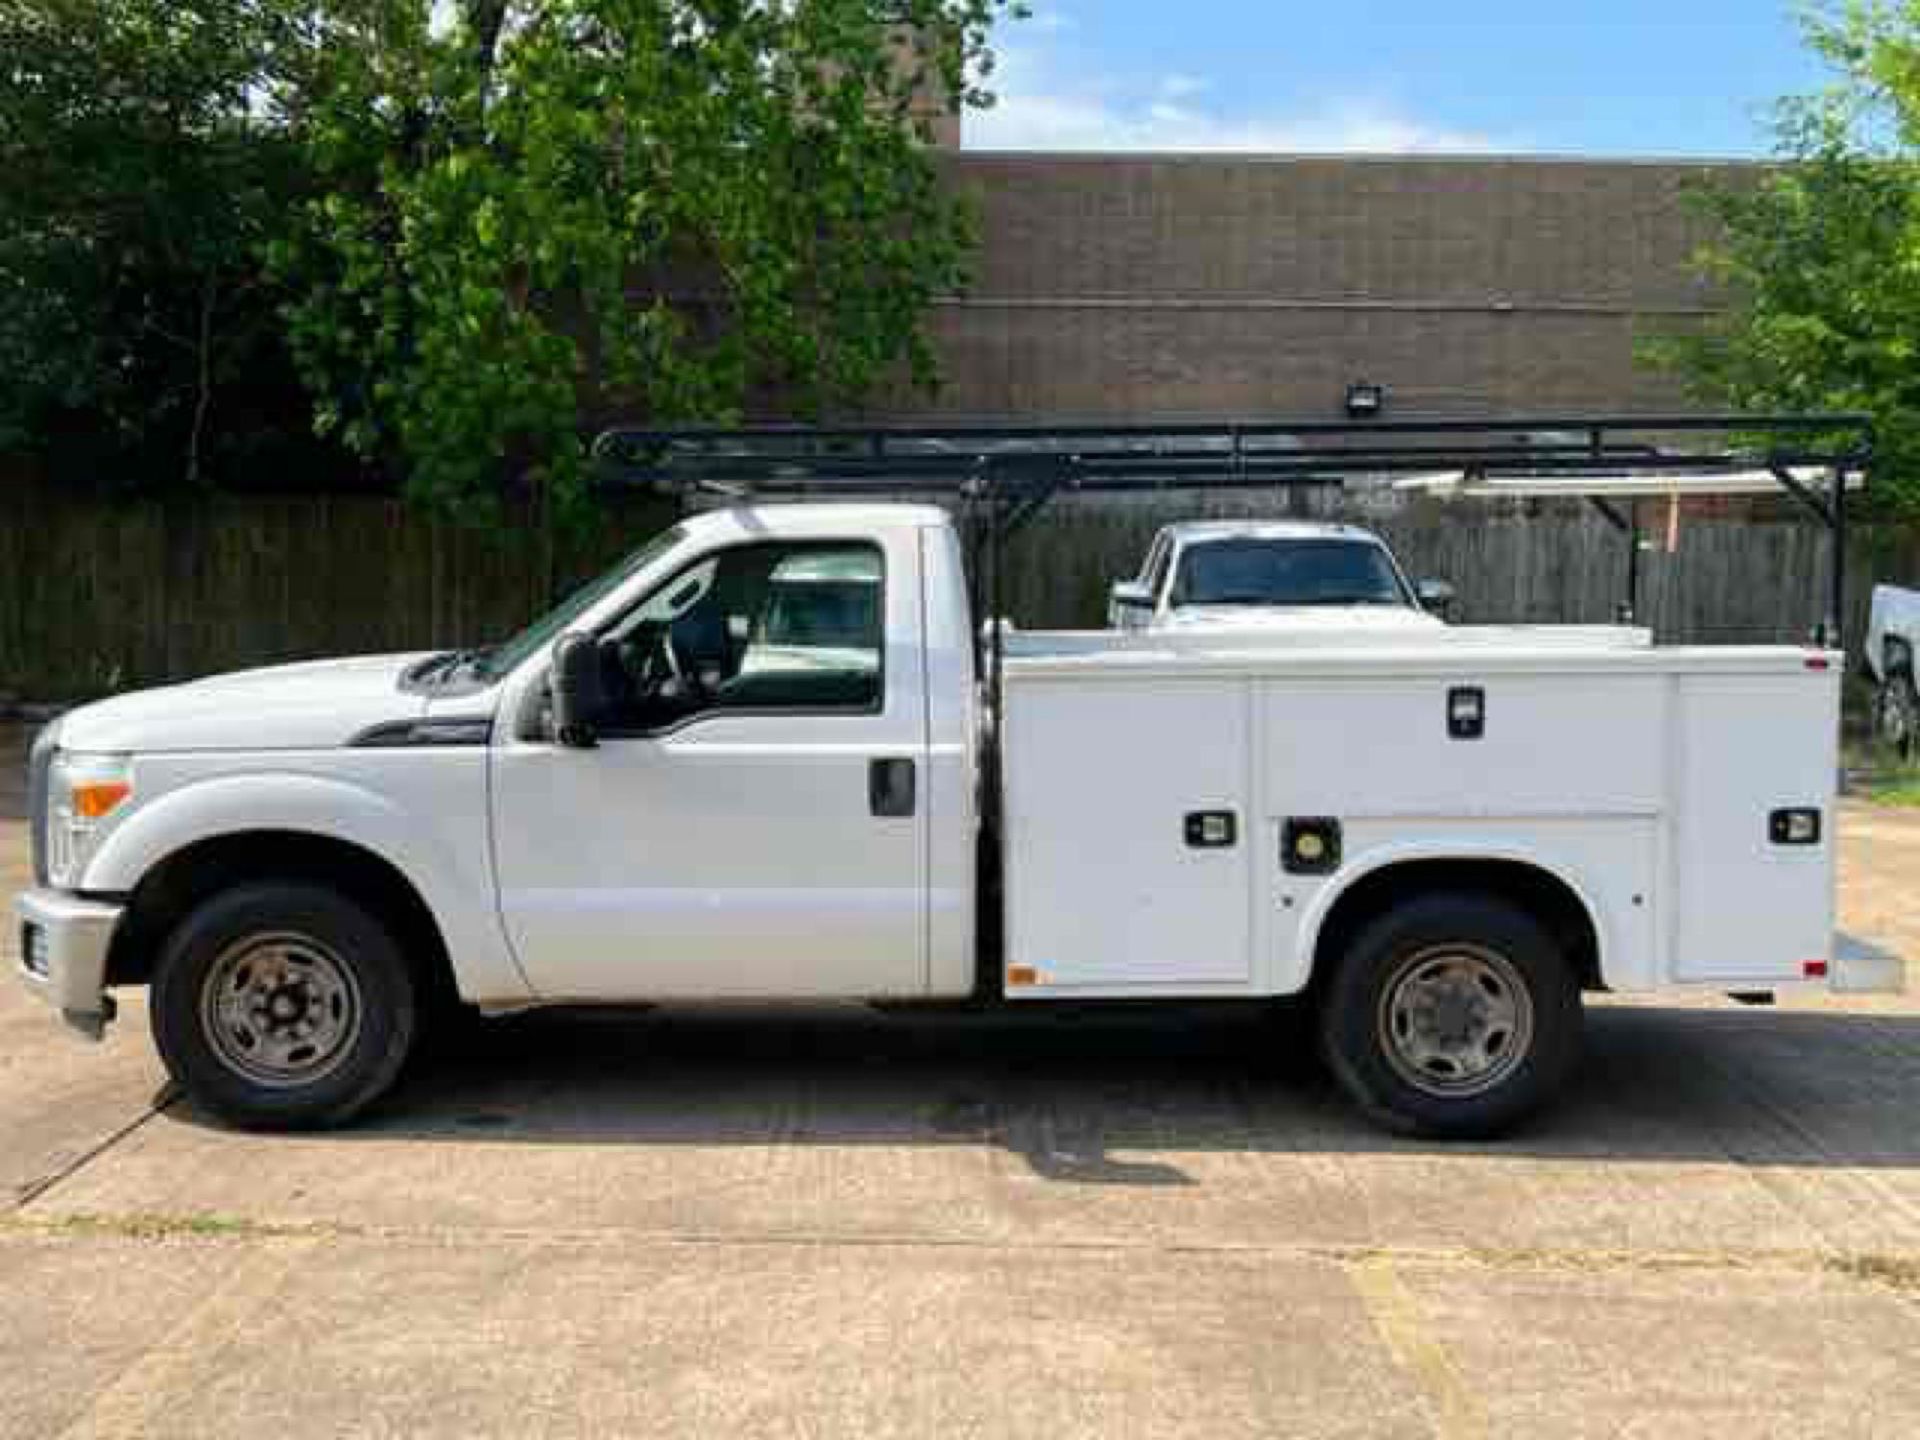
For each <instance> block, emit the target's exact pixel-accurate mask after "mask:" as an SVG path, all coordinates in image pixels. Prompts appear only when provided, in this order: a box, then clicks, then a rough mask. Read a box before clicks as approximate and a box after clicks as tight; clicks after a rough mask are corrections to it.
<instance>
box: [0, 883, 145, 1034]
mask: <svg viewBox="0 0 1920 1440" xmlns="http://www.w3.org/2000/svg"><path fill="white" fill-rule="evenodd" d="M124 908H125V907H124V906H120V905H113V904H109V903H108V902H106V901H103V900H83V899H81V898H80V897H79V896H77V895H67V894H64V893H62V892H61V891H58V890H29V891H27V892H26V893H25V894H23V895H20V896H17V897H16V898H15V899H14V902H13V910H14V914H15V915H17V916H18V917H19V919H20V979H21V981H22V982H23V983H24V984H25V985H26V987H27V989H29V990H31V991H32V992H33V993H34V994H35V995H38V996H39V997H40V998H41V999H42V1000H44V1001H46V1002H47V1003H48V1004H49V1005H51V1006H53V1007H54V1008H55V1009H56V1010H58V1011H59V1012H60V1016H61V1018H62V1019H64V1020H65V1021H66V1022H67V1023H68V1024H69V1025H71V1026H73V1028H74V1029H76V1030H78V1031H80V1033H81V1034H83V1035H86V1036H87V1037H88V1038H89V1039H93V1040H98V1039H99V1038H100V1037H101V1035H103V1034H104V1033H105V1031H106V1028H107V1022H108V1021H110V1020H112V1019H113V1014H114V1004H113V997H112V996H111V995H109V994H107V950H108V948H109V947H110V946H111V945H112V944H113V932H114V930H115V928H116V927H117V926H118V925H119V924H120V916H121V914H122V913H123V911H124Z"/></svg>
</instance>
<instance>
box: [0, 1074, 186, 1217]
mask: <svg viewBox="0 0 1920 1440" xmlns="http://www.w3.org/2000/svg"><path fill="white" fill-rule="evenodd" d="M179 1098H180V1096H179V1092H178V1091H176V1090H174V1089H173V1088H172V1087H171V1086H169V1087H168V1088H167V1091H166V1093H165V1094H164V1095H162V1096H161V1097H160V1101H159V1103H158V1104H154V1105H149V1106H147V1108H146V1109H145V1110H143V1111H142V1112H141V1113H140V1114H138V1115H136V1116H134V1118H133V1119H131V1120H129V1121H128V1122H127V1123H126V1124H124V1125H122V1126H121V1127H120V1128H119V1129H118V1130H115V1131H112V1132H111V1133H110V1134H108V1135H107V1136H106V1138H105V1139H103V1140H100V1141H98V1142H96V1143H95V1144H93V1145H91V1146H89V1147H88V1148H87V1149H85V1150H82V1151H81V1152H80V1153H79V1154H78V1155H76V1156H75V1157H74V1158H73V1159H72V1160H69V1161H68V1162H67V1163H66V1164H64V1165H60V1166H57V1167H55V1168H54V1169H53V1170H52V1171H50V1172H49V1173H47V1174H45V1175H42V1176H41V1177H40V1178H39V1179H37V1180H33V1181H30V1182H28V1183H27V1184H25V1185H22V1186H21V1187H20V1188H19V1190H17V1191H16V1192H15V1193H14V1197H13V1205H12V1207H11V1208H12V1209H14V1210H16V1211H17V1210H23V1209H25V1208H26V1207H27V1206H29V1205H31V1204H33V1203H34V1202H35V1201H36V1200H39V1199H41V1198H42V1197H43V1196H45V1195H46V1194H47V1192H48V1191H50V1190H52V1189H53V1188H54V1187H55V1186H56V1185H59V1184H60V1183H61V1182H62V1181H65V1180H71V1179H72V1178H73V1177H74V1176H75V1175H78V1174H79V1173H80V1172H81V1171H82V1170H84V1169H86V1167H87V1166H89V1165H91V1164H92V1163H93V1162H94V1161H96V1160H98V1159H99V1158H100V1157H101V1156H102V1155H104V1154H106V1153H107V1152H108V1151H109V1150H111V1149H113V1147H114V1146H116V1145H118V1144H119V1143H120V1142H121V1141H122V1140H125V1139H126V1138H127V1137H128V1136H130V1135H132V1134H133V1133H134V1132H135V1131H136V1130H138V1129H139V1128H140V1127H141V1126H143V1125H145V1124H146V1123H147V1122H148V1121H149V1120H151V1119H153V1118H154V1117H155V1116H156V1115H158V1114H160V1113H161V1112H162V1111H163V1110H165V1109H166V1108H167V1107H168V1106H169V1105H171V1104H173V1102H174V1101H175V1100H177V1099H179Z"/></svg>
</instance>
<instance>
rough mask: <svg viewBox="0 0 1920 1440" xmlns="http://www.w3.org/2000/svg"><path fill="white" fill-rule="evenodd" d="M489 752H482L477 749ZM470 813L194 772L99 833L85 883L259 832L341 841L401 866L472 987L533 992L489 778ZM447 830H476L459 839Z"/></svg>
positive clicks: (288, 781) (99, 887)
mask: <svg viewBox="0 0 1920 1440" xmlns="http://www.w3.org/2000/svg"><path fill="white" fill-rule="evenodd" d="M478 753H479V754H480V755H481V756H484V753H485V752H484V751H481V752H478ZM473 788H474V791H475V795H476V800H475V803H474V806H473V808H472V811H471V813H468V812H467V811H465V810H464V809H456V811H455V812H454V813H452V814H440V815H423V814H416V813H413V812H412V811H410V810H409V809H407V808H405V807H403V806H402V805H400V804H398V803H396V802H395V801H394V800H393V799H392V798H390V797H389V796H388V795H386V794H382V793H380V792H378V791H376V790H374V789H372V788H370V787H369V786H367V785H364V784H360V783H357V782H355V781H351V780H342V779H336V778H332V777H327V776H320V775H313V774H301V773H275V772H271V771H268V772H261V771H249V772H247V773H243V774H226V775H220V776H216V777H211V778H207V779H200V780H192V781H188V782H186V783H184V784H182V785H180V786H179V787H178V788H175V789H171V790H168V791H167V792H166V793H164V794H161V795H158V796H156V797H155V798H154V799H153V800H151V801H148V802H147V803H145V804H142V805H140V806H139V807H138V808H136V809H135V810H134V811H133V812H132V813H131V814H130V815H128V816H127V818H126V819H125V821H123V822H122V823H121V824H119V825H116V826H115V827H114V828H113V829H112V830H111V831H110V832H109V833H108V835H107V836H106V837H105V838H104V839H103V840H102V841H101V845H100V849H99V850H98V852H97V853H96V854H95V855H94V857H93V859H92V861H91V862H90V863H89V864H88V865H87V868H86V874H85V876H84V877H83V878H84V888H85V889H86V890H88V891H94V892H100V893H127V892H130V891H132V890H133V889H134V888H135V887H136V886H138V885H139V883H140V881H141V879H142V878H143V877H144V876H146V875H147V874H148V873H150V872H151V871H152V869H153V868H154V866H156V865H158V864H160V863H162V862H163V861H165V860H167V859H169V858H170V857H172V856H174V855H177V854H179V853H180V852H181V851H182V850H185V849H186V848H187V847H188V846H191V845H196V844H199V843H201V842H202V841H206V840H214V839H218V838H220V837H221V836H226V835H238V834H245V833H247V832H250V831H267V830H273V831H291V832H296V833H300V834H308V835H314V836H318V837H321V838H324V839H331V840H341V841H345V842H346V843H348V844H351V845H355V846H358V847H359V848H361V849H363V850H366V851H368V852H370V853H372V854H374V855H376V856H378V857H379V858H380V859H382V860H384V861H386V862H387V863H388V864H390V865H392V866H393V867H394V869H396V870H398V871H399V872H400V874H401V875H402V876H403V877H405V879H406V880H407V882H408V883H409V884H410V885H412V886H413V888H414V890H415V891H416V892H417V893H418V894H419V896H420V898H421V900H422V901H424V902H425V904H426V906H427V909H428V910H429V911H430V912H431V913H432V915H433V917H434V920H435V922H436V923H437V924H438V925H439V927H440V933H441V936H442V938H443V939H444V940H445V941H446V945H447V952H448V954H449V956H450V957H451V958H452V961H453V969H454V976H455V980H456V982H457V984H458V986H459V989H460V992H461V994H462V995H464V996H466V997H467V998H469V999H473V1000H486V1001H501V1000H508V1001H521V1000H526V999H528V998H531V994H532V992H531V990H530V989H529V987H528V985H527V983H526V978H525V977H524V976H523V975H522V974H521V973H520V969H519V966H518V965H517V964H516V963H515V962H514V960H513V957H512V954H511V952H510V951H509V950H508V948H507V945H506V939H505V936H504V935H503V934H502V933H501V930H500V925H499V918H498V913H497V910H496V907H495V905H494V900H493V877H492V872H491V868H490V862H489V861H488V859H487V854H488V845H487V835H486V828H485V826H486V816H485V809H484V804H485V784H484V780H483V779H481V778H478V777H476V779H475V783H474V787H473ZM449 827H454V828H457V829H459V830H462V831H464V830H465V829H467V828H468V827H477V829H476V830H475V832H474V833H473V834H472V835H458V836H450V835H449Z"/></svg>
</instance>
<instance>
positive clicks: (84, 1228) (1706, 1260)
mask: <svg viewBox="0 0 1920 1440" xmlns="http://www.w3.org/2000/svg"><path fill="white" fill-rule="evenodd" d="M10 1236H11V1237H30V1236H42V1237H49V1238H55V1239H59V1238H70V1239H75V1240H89V1239H97V1240H114V1239H123V1240H133V1241H148V1242H152V1241H199V1242H202V1243H209V1244H219V1243H235V1242H239V1243H246V1242H271V1241H286V1240H311V1241H348V1242H351V1241H367V1242H373V1243H386V1244H404V1245H420V1246H434V1247H440V1248H445V1249H466V1248H471V1249H489V1248H493V1247H497V1246H500V1245H529V1246H538V1247H548V1248H556V1249H575V1250H594V1249H608V1248H619V1249H625V1248H631V1247H633V1246H636V1245H642V1246H647V1245H651V1246H660V1247H687V1248H703V1247H717V1248H739V1249H818V1250H832V1249H875V1250H884V1249H896V1250H980V1251H1000V1252H1005V1253H1009V1254H1017V1253H1023V1252H1048V1251H1054V1252H1061V1253H1084V1254H1094V1255H1113V1254H1139V1253H1153V1254H1162V1255H1217V1256H1229V1257H1231V1256H1254V1257H1267V1258H1271V1259H1275V1260H1300V1261H1312V1262H1318V1263H1323V1264H1329V1265H1340V1266H1347V1267H1363V1266H1366V1265H1369V1264H1388V1265H1391V1266H1394V1267H1397V1268H1398V1269H1400V1270H1407V1269H1454V1270H1459V1269H1487V1270H1513V1271H1529V1272H1534V1273H1553V1272H1562V1273H1570V1274H1606V1273H1610V1272H1612V1273H1631V1274H1642V1275H1645V1274H1692V1273H1706V1272H1714V1273H1730V1272H1731V1273H1749V1274H1756V1275H1758V1274H1796V1275H1837V1276H1840V1277H1842V1278H1846V1279H1851V1280H1855V1281H1859V1282H1861V1283H1869V1284H1875V1285H1878V1286H1880V1287H1883V1288H1886V1289H1891V1290H1896V1291H1904V1292H1912V1293H1914V1294H1916V1295H1920V1250H1881V1251H1859V1250H1853V1251H1845V1250H1828V1249H1824V1248H1821V1249H1800V1250H1756V1251H1746V1250H1609V1249H1604V1248H1581V1247H1565V1248H1549V1247H1528V1246H1513V1247H1468V1246H1443V1245H1431V1246H1421V1245H1366V1244H1288V1243H1284V1242H1283V1243H1274V1244H1265V1243H1261V1242H1258V1241H1223V1242H1215V1241H1171V1242H1154V1241H1135V1240H1125V1239H1098V1238H1088V1239H1077V1240H1075V1239H1053V1240H1031V1239H1019V1238H1000V1237H970V1236H951V1235H948V1236H941V1235H925V1236H921V1235H897V1234H894V1235H886V1234H870V1235H853V1234H834V1233H831V1232H807V1231H792V1232H762V1233H759V1234H728V1233H725V1232H720V1231H689V1230H677V1231H676V1230H644V1229H626V1228H621V1227H617V1226H609V1227H600V1228H591V1229H565V1228H554V1229H530V1228H525V1227H516V1226H474V1227H468V1226H460V1227H433V1226H386V1225H355V1224H351V1223H347V1222H340V1221H324V1220H316V1221H300V1220H292V1221H272V1220H248V1219H245V1218H241V1217H235V1216H221V1215H210V1214H185V1215H171V1214H164V1213H160V1214H155V1213H138V1212H136V1213H125V1212H123V1213H110V1214H95V1213H81V1212H76V1213H74V1214H70V1215H20V1214H13V1215H0V1239H5V1238H7V1237H10Z"/></svg>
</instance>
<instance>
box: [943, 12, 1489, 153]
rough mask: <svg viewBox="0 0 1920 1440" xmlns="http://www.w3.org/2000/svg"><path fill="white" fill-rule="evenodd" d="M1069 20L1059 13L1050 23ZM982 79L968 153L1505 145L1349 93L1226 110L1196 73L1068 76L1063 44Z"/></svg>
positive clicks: (1004, 63) (1010, 49) (1035, 50)
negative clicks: (1125, 80)
mask: <svg viewBox="0 0 1920 1440" xmlns="http://www.w3.org/2000/svg"><path fill="white" fill-rule="evenodd" d="M1071 24H1072V22H1071V21H1070V20H1068V19H1066V18H1065V17H1059V18H1058V19H1057V21H1056V23H1055V25H1054V26H1053V27H1052V29H1053V30H1054V31H1055V32H1056V34H1057V33H1058V32H1061V31H1064V30H1065V29H1067V28H1069V27H1070V26H1071ZM998 62H999V63H998V66H997V69H996V71H995V73H994V75H993V76H992V78H991V80H990V81H989V82H988V83H989V88H990V89H992V90H993V91H994V92H995V93H996V94H997V95H998V96H999V102H998V103H997V104H996V105H994V106H993V107H992V108H991V109H988V110H975V111H969V112H968V114H967V117H966V122H965V123H966V145H967V148H968V149H970V150H1132V151H1138V150H1147V151H1151V150H1171V151H1178V150H1185V151H1246V152H1256V153H1258V152H1265V153H1271V154H1301V153H1326V154H1355V153H1366V154H1476V153H1485V152H1488V151H1496V150H1512V149H1517V148H1520V147H1519V146H1517V145H1515V144H1514V143H1513V142H1511V141H1502V140H1500V139H1498V138H1496V137H1494V136H1489V135H1482V134H1477V133H1475V132H1472V131H1467V130H1459V129H1453V128H1450V127H1447V126H1444V125H1436V124H1433V123H1431V122H1428V121H1425V120H1422V119H1420V118H1419V117H1417V116H1414V115H1410V114H1408V113H1406V112H1405V111H1404V110H1402V109H1401V108H1400V107H1398V106H1396V105H1393V104H1391V103H1388V102H1384V101H1381V100H1377V99H1373V98H1370V97H1367V96H1361V95H1356V96H1352V97H1349V98H1345V99H1341V100H1337V101H1333V102H1330V103H1326V104H1321V105H1317V106H1301V107H1299V108H1296V109H1283V110H1268V111H1263V112H1260V113H1255V114H1249V115H1235V114H1228V113H1226V112H1224V111H1222V110H1221V109H1220V108H1219V106H1218V105H1217V104H1209V103H1206V102H1205V101H1203V100H1202V98H1201V97H1203V96H1205V95H1207V94H1208V93H1209V92H1210V91H1211V90H1212V86H1211V85H1210V83H1209V82H1208V81H1207V80H1206V79H1205V78H1204V77H1201V76H1195V75H1187V74H1181V73H1171V74H1167V75H1163V76H1160V77H1158V78H1157V79H1155V80H1153V81H1150V82H1148V83H1146V84H1143V85H1120V84H1116V83H1112V82H1105V81H1101V80H1098V79H1094V78H1092V77H1086V76H1081V75H1076V74H1074V73H1073V72H1072V68H1071V64H1070V57H1069V56H1068V54H1067V51H1066V47H1065V46H1058V47H1056V46H1055V45H1053V44H1051V43H1049V42H1048V40H1047V39H1046V38H1044V37H1041V38H1040V43H1038V44H1031V45H1029V44H1022V43H1019V42H1018V41H1017V40H1016V43H1014V44H1012V45H1004V44H1003V45H1002V46H1001V47H1000V50H999V55H998Z"/></svg>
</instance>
